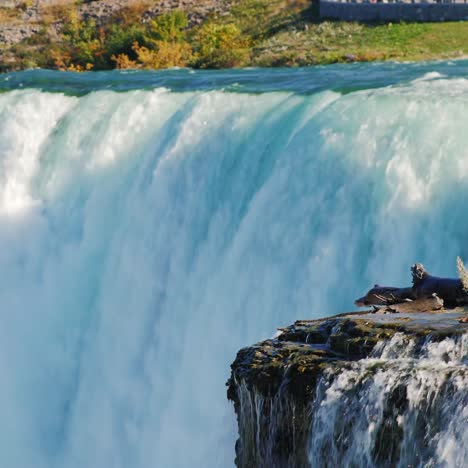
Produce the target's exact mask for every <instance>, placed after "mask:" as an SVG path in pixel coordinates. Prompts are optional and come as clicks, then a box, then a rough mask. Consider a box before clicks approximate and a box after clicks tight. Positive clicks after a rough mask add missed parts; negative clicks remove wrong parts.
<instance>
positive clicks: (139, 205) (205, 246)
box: [0, 80, 468, 468]
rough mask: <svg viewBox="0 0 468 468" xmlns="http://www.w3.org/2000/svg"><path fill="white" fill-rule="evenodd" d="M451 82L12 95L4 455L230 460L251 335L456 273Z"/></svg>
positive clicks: (461, 112) (465, 228)
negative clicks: (244, 351) (427, 273)
mask: <svg viewBox="0 0 468 468" xmlns="http://www.w3.org/2000/svg"><path fill="white" fill-rule="evenodd" d="M442 81H443V80H429V81H424V82H422V83H419V82H418V83H410V84H409V85H407V86H406V87H404V86H400V87H399V88H398V89H397V88H396V87H395V88H383V89H377V90H371V91H369V90H367V91H360V92H355V93H350V94H346V95H340V94H339V93H336V92H331V91H327V92H323V93H319V94H314V95H310V96H302V95H297V94H294V93H266V94H259V95H249V94H232V93H223V92H220V91H210V92H186V93H174V92H169V91H167V90H164V89H160V90H155V91H131V92H126V93H113V92H109V91H99V92H95V93H90V94H86V95H84V96H81V97H79V98H78V97H71V96H64V95H62V94H48V93H46V92H41V91H30V90H25V91H13V92H8V93H3V94H0V114H1V116H2V119H1V120H0V135H1V136H2V138H1V143H0V218H1V229H0V314H1V317H2V327H1V329H0V334H1V336H0V351H1V352H0V356H1V357H0V375H1V376H2V385H0V389H1V390H0V408H1V409H2V414H3V417H4V424H3V425H2V430H1V433H0V462H1V464H2V465H5V466H9V467H12V468H15V467H21V468H30V467H31V468H32V467H35V468H36V467H39V468H41V467H48V468H49V467H53V466H57V467H58V466H60V467H67V468H68V467H69V468H74V467H82V466H93V467H103V466H112V467H129V466H132V467H135V468H138V467H146V466H148V465H149V464H153V465H157V466H171V467H178V466H180V467H186V466H207V467H211V466H213V467H215V466H216V467H217V466H229V465H231V464H232V463H233V459H234V440H235V437H236V436H235V421H234V415H233V411H232V409H231V408H230V407H229V405H228V404H227V402H226V398H225V387H224V382H225V380H226V378H227V376H228V372H229V363H230V361H231V360H232V359H233V357H234V355H235V352H236V351H237V349H238V348H240V347H241V346H243V345H246V344H249V343H251V342H254V341H257V340H259V339H261V338H266V337H268V336H271V334H272V332H273V330H274V328H275V327H276V326H279V325H281V324H287V323H290V322H291V321H292V320H294V319H297V318H305V317H312V316H314V317H317V316H319V315H324V314H328V313H329V314H331V313H333V312H339V311H342V310H343V309H346V308H349V307H351V301H352V300H353V299H354V298H355V297H356V296H357V295H359V294H360V293H361V292H362V290H365V289H366V288H367V287H368V286H369V285H371V284H373V283H374V282H375V281H376V280H379V281H381V282H382V283H393V282H398V283H404V284H406V283H408V281H409V272H408V267H409V265H410V264H411V263H413V262H414V261H416V260H418V261H422V262H426V263H427V265H428V266H430V267H431V268H433V269H434V271H437V272H438V273H440V274H453V272H454V269H455V265H454V259H455V256H456V255H458V254H460V255H462V257H463V256H465V257H467V258H468V255H467V252H466V243H465V239H466V233H467V232H468V221H467V218H466V216H465V205H464V199H465V196H466V193H467V189H468V170H467V168H468V165H467V160H468V153H467V149H466V148H468V145H467V139H468V137H467V135H466V132H465V130H464V122H465V121H466V109H467V103H468V98H467V97H466V96H467V94H466V89H467V87H468V85H467V82H466V81H464V80H447V81H446V83H448V84H450V85H451V86H452V87H453V88H456V89H457V90H458V94H457V99H456V100H454V99H453V92H454V91H453V89H451V90H450V92H448V91H447V92H444V91H443V90H444V89H445V88H440V83H441V82H442ZM452 81H453V83H452ZM441 253H442V254H441ZM441 450H442V449H441ZM447 456H448V455H447Z"/></svg>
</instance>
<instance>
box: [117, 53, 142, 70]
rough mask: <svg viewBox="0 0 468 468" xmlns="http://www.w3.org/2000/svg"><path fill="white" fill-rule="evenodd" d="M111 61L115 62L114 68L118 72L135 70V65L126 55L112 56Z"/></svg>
mask: <svg viewBox="0 0 468 468" xmlns="http://www.w3.org/2000/svg"><path fill="white" fill-rule="evenodd" d="M111 59H112V61H113V62H115V67H116V68H118V69H119V70H128V69H129V68H137V63H136V62H135V61H134V60H131V59H130V58H129V57H128V55H127V54H118V55H117V56H116V55H115V54H114V55H112V57H111Z"/></svg>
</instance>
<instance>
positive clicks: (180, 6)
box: [0, 0, 468, 72]
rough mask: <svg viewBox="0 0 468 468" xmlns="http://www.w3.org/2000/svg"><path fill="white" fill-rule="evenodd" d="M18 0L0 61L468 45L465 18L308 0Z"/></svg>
mask: <svg viewBox="0 0 468 468" xmlns="http://www.w3.org/2000/svg"><path fill="white" fill-rule="evenodd" d="M20 3H21V5H20V6H16V7H9V8H8V7H3V8H0V41H2V42H3V43H4V45H5V47H4V48H3V49H2V51H1V52H0V71H4V72H5V71H14V70H22V69H27V68H36V67H39V68H51V69H60V70H75V71H82V70H106V69H112V68H143V69H158V68H170V67H176V66H184V67H185V66H189V67H193V68H234V67H247V66H261V67H276V66H308V65H316V64H329V63H340V62H354V61H362V62H368V61H384V60H394V61H410V60H411V61H417V60H434V59H454V58H461V57H463V56H466V55H468V22H466V23H464V22H460V23H412V24H380V25H365V24H359V23H353V22H350V23H348V22H327V21H320V20H319V18H318V8H317V5H316V4H315V3H314V2H310V1H309V0H286V1H285V0H273V1H267V0H239V1H223V0H204V1H201V2H193V1H191V0H184V1H179V2H169V1H158V2H155V1H149V0H148V1H147V0H141V1H131V0H120V1H118V2H109V1H108V0H98V1H94V2H69V1H64V2H63V4H61V5H58V6H50V5H42V6H41V4H38V5H36V4H35V5H34V6H33V5H32V4H30V3H28V2H20ZM252 18H255V19H256V21H252Z"/></svg>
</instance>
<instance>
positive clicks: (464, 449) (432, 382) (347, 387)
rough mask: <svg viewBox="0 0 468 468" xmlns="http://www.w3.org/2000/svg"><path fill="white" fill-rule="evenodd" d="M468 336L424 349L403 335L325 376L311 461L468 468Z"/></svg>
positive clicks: (319, 392) (326, 464) (317, 403)
mask: <svg viewBox="0 0 468 468" xmlns="http://www.w3.org/2000/svg"><path fill="white" fill-rule="evenodd" d="M467 359H468V336H467V335H466V334H465V335H463V336H462V337H459V338H456V339H445V340H443V341H440V342H427V343H425V344H423V345H422V346H418V345H417V343H416V342H415V341H413V340H408V339H407V338H405V337H404V336H403V335H399V334H397V335H395V337H394V338H393V339H392V340H391V341H389V342H388V343H386V344H383V343H381V344H380V345H378V346H377V348H376V349H375V350H374V352H373V354H372V356H371V357H370V358H367V359H362V360H360V361H357V362H353V363H349V364H348V365H347V366H346V368H342V369H340V370H339V371H337V370H330V371H329V372H326V373H325V375H324V376H323V378H322V379H321V381H320V383H319V385H318V387H317V397H316V400H315V403H314V405H313V411H312V413H313V416H312V419H313V423H312V430H311V443H310V452H309V460H310V464H311V466H313V467H314V468H319V467H320V468H322V467H323V468H328V467H330V468H331V467H334V468H336V467H341V466H342V467H359V468H365V467H369V468H370V467H382V468H383V467H390V466H391V467H401V468H403V467H415V468H416V467H421V468H422V467H447V468H449V467H450V468H455V467H463V466H466V464H467V461H468V432H467V431H466V428H467V422H468V393H467V390H468V369H467Z"/></svg>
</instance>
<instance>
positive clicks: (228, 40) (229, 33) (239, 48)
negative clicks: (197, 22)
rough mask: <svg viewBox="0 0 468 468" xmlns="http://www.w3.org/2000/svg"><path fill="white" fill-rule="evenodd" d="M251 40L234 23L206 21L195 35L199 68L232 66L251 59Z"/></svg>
mask: <svg viewBox="0 0 468 468" xmlns="http://www.w3.org/2000/svg"><path fill="white" fill-rule="evenodd" d="M249 45H250V44H249V40H248V39H245V38H244V37H243V36H242V33H241V31H240V30H239V28H238V27H237V26H235V25H234V24H216V23H205V24H204V25H203V26H201V27H200V29H199V30H198V32H197V33H196V34H195V36H194V48H195V54H196V55H195V61H194V65H195V66H197V67H199V68H231V67H239V66H242V65H244V64H245V63H246V62H247V61H248V59H249Z"/></svg>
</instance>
